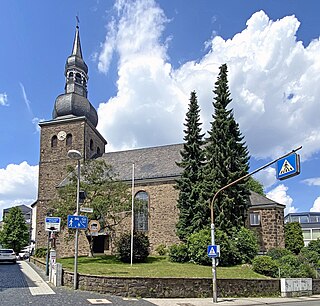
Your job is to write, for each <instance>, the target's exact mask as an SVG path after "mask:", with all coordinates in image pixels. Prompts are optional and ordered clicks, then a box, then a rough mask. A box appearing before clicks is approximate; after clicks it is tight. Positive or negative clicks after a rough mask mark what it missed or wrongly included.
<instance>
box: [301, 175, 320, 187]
mask: <svg viewBox="0 0 320 306" xmlns="http://www.w3.org/2000/svg"><path fill="white" fill-rule="evenodd" d="M302 182H303V183H305V184H307V185H309V186H320V177H313V178H309V179H306V180H303V181H302Z"/></svg>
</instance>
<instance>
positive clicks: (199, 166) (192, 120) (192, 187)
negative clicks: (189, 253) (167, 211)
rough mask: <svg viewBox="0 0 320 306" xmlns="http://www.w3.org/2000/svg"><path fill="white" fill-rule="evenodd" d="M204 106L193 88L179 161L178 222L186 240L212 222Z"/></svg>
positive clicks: (179, 232)
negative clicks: (206, 183)
mask: <svg viewBox="0 0 320 306" xmlns="http://www.w3.org/2000/svg"><path fill="white" fill-rule="evenodd" d="M199 113H200V108H199V105H198V100H197V96H196V93H195V91H193V92H191V97H190V103H189V108H188V112H187V114H186V123H185V124H184V125H185V127H186V129H185V130H184V134H185V136H184V138H183V139H184V141H185V143H184V145H183V150H181V152H180V154H181V157H182V160H181V162H180V163H177V164H178V166H179V167H181V168H183V171H182V174H181V177H180V178H179V179H178V180H177V189H178V190H179V191H180V192H179V198H178V204H177V206H178V208H179V210H180V214H179V221H178V223H177V235H178V237H179V238H180V239H181V240H183V241H185V240H186V239H187V238H188V236H190V235H191V234H192V233H194V232H195V231H198V230H200V229H202V228H204V226H206V225H208V224H209V223H210V219H209V218H210V211H209V206H208V203H207V202H205V200H204V197H203V188H202V182H203V165H204V163H205V156H204V151H203V148H202V146H203V143H204V141H203V136H204V134H202V133H201V127H200V126H201V123H200V115H199Z"/></svg>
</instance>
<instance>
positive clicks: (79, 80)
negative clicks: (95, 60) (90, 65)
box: [76, 72, 81, 84]
mask: <svg viewBox="0 0 320 306" xmlns="http://www.w3.org/2000/svg"><path fill="white" fill-rule="evenodd" d="M76 82H77V83H79V84H81V74H80V73H79V72H77V73H76Z"/></svg>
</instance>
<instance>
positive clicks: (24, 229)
mask: <svg viewBox="0 0 320 306" xmlns="http://www.w3.org/2000/svg"><path fill="white" fill-rule="evenodd" d="M3 223H4V224H3V229H2V231H1V232H0V244H2V245H3V246H4V247H6V248H10V249H13V250H14V251H15V252H16V253H17V252H19V251H20V250H21V248H23V247H24V246H26V245H27V244H28V242H29V229H28V226H27V224H26V221H25V219H24V217H23V214H22V212H21V210H20V208H19V207H17V206H16V207H12V208H10V210H9V213H8V214H7V215H6V216H5V217H4V219H3Z"/></svg>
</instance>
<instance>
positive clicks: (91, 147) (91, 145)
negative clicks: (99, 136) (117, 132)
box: [90, 139, 93, 151]
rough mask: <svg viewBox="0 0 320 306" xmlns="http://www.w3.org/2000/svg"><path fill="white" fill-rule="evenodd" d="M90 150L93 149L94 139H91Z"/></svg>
mask: <svg viewBox="0 0 320 306" xmlns="http://www.w3.org/2000/svg"><path fill="white" fill-rule="evenodd" d="M90 151H93V140H92V139H90Z"/></svg>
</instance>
